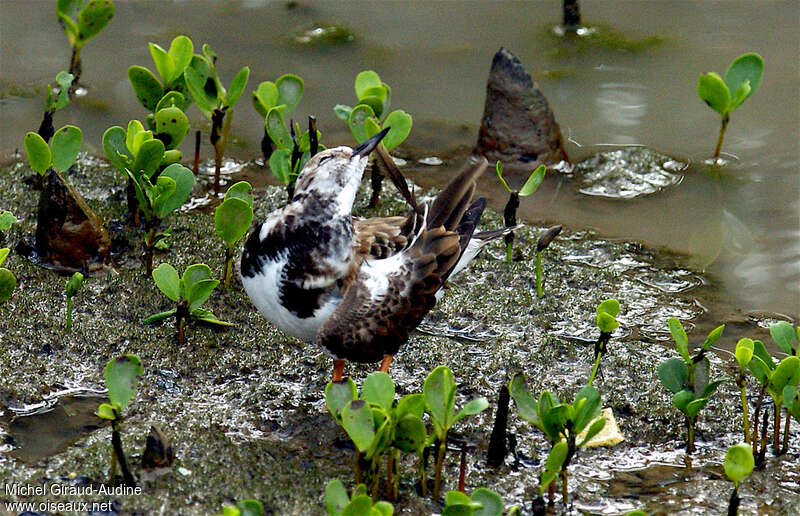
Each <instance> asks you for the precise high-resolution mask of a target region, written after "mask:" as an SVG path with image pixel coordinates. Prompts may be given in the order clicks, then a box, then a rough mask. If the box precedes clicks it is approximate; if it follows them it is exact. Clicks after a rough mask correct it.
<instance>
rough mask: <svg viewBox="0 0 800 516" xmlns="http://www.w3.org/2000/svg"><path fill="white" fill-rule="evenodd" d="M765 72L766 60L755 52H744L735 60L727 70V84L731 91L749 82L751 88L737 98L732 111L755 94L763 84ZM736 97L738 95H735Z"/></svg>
mask: <svg viewBox="0 0 800 516" xmlns="http://www.w3.org/2000/svg"><path fill="white" fill-rule="evenodd" d="M763 74H764V60H763V59H761V56H760V55H758V54H755V53H752V52H751V53H747V54H742V55H740V56H739V57H737V58H736V59H734V60H733V62H732V63H731V65H730V66H729V67H728V70H727V71H726V72H725V84H726V85H727V87H728V90H729V91H737V90H738V89H739V86H740V85H741V84H742V83H743V82H745V81H748V82H749V86H750V90H749V91H748V92H747V93H746V94H744V95H743V96H742V97H741V99H737V100H738V103H737V104H736V105H731V108H730V109H731V111H733V110H734V109H736V108H737V107H739V105H740V104H741V103H742V102H744V101H745V100H746V99H747V97H749V96H750V95H752V94H753V92H754V91H756V90H757V89H758V87H759V85H760V84H761V76H762V75H763ZM734 98H736V95H734Z"/></svg>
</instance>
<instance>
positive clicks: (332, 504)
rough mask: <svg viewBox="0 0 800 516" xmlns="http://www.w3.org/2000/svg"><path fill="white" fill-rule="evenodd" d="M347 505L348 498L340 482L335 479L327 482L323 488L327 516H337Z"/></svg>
mask: <svg viewBox="0 0 800 516" xmlns="http://www.w3.org/2000/svg"><path fill="white" fill-rule="evenodd" d="M348 503H350V498H349V497H348V496H347V491H345V489H344V485H343V484H342V481H341V480H339V479H336V478H335V479H333V480H331V481H330V482H328V485H326V486H325V509H326V510H327V511H328V516H339V515H340V514H341V513H342V510H343V509H344V508H345V506H347V504H348Z"/></svg>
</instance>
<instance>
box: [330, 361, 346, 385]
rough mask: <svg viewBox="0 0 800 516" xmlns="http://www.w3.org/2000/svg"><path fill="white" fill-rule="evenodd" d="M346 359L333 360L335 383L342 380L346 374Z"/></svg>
mask: <svg viewBox="0 0 800 516" xmlns="http://www.w3.org/2000/svg"><path fill="white" fill-rule="evenodd" d="M344 363H345V362H344V360H334V361H333V379H332V381H333V382H334V383H336V382H341V381H342V375H343V374H344Z"/></svg>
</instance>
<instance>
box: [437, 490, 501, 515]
mask: <svg viewBox="0 0 800 516" xmlns="http://www.w3.org/2000/svg"><path fill="white" fill-rule="evenodd" d="M444 503H445V507H444V509H442V516H502V515H503V511H505V505H504V504H503V499H502V498H501V497H500V495H499V494H497V493H495V492H494V491H492V490H491V489H486V488H485V487H479V488H478V489H476V490H475V491H473V492H472V495H470V496H467V495H466V494H465V493H462V492H461V491H448V492H447V494H445V496H444Z"/></svg>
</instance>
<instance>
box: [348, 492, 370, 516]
mask: <svg viewBox="0 0 800 516" xmlns="http://www.w3.org/2000/svg"><path fill="white" fill-rule="evenodd" d="M371 510H372V498H371V497H369V496H367V495H360V496H353V499H352V500H351V501H350V503H349V504H347V506H346V507H345V508H344V510H343V511H342V516H369V515H370V511H371Z"/></svg>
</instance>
